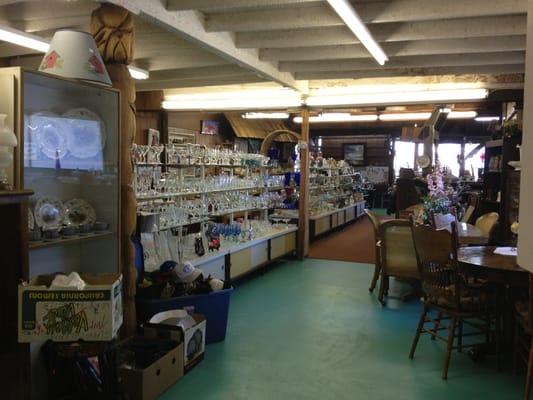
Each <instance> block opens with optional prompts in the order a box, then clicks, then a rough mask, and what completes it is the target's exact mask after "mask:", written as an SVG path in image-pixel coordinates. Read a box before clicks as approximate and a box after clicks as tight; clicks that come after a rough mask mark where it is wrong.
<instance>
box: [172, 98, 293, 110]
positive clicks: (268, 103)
mask: <svg viewBox="0 0 533 400" xmlns="http://www.w3.org/2000/svg"><path fill="white" fill-rule="evenodd" d="M300 105H301V103H300V99H299V98H296V99H276V98H272V99H268V98H266V99H262V98H255V99H227V100H222V99H220V100H219V99H217V100H209V99H206V100H194V101H192V100H191V101H185V100H184V101H178V100H165V101H163V104H162V106H163V108H164V109H166V110H174V111H177V110H182V111H202V110H213V111H230V110H265V109H266V110H269V109H270V110H275V109H285V108H291V107H299V106H300Z"/></svg>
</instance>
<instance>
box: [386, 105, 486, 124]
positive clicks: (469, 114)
mask: <svg viewBox="0 0 533 400" xmlns="http://www.w3.org/2000/svg"><path fill="white" fill-rule="evenodd" d="M441 111H443V112H446V111H448V119H472V118H474V117H475V116H477V112H476V111H450V109H447V108H444V109H442V110H441ZM429 117H431V113H429V112H418V113H388V114H381V115H380V116H379V120H380V121H385V122H389V121H424V120H426V119H429Z"/></svg>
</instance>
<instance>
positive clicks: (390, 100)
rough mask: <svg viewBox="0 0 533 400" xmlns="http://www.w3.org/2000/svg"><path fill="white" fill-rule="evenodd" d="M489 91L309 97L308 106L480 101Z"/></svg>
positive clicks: (469, 90)
mask: <svg viewBox="0 0 533 400" xmlns="http://www.w3.org/2000/svg"><path fill="white" fill-rule="evenodd" d="M487 95H488V90H487V89H457V90H423V91H418V92H388V93H358V94H345V95H335V96H323V95H319V96H309V97H307V105H308V106H358V105H371V104H388V105H393V104H409V103H428V102H440V101H445V102H447V101H459V100H480V99H484V98H486V97H487Z"/></svg>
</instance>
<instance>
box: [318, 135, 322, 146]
mask: <svg viewBox="0 0 533 400" xmlns="http://www.w3.org/2000/svg"><path fill="white" fill-rule="evenodd" d="M318 147H322V138H321V137H319V138H318Z"/></svg>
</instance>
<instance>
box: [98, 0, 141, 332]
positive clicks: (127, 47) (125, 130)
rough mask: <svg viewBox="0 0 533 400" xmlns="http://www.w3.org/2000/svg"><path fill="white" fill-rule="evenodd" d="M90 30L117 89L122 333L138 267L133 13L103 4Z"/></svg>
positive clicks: (130, 326)
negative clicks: (133, 156) (134, 239)
mask: <svg viewBox="0 0 533 400" xmlns="http://www.w3.org/2000/svg"><path fill="white" fill-rule="evenodd" d="M90 29H91V33H92V35H93V36H94V39H95V41H96V44H97V45H98V50H99V51H100V53H101V55H102V59H103V60H104V63H105V64H106V68H107V72H108V73H109V76H110V77H111V80H112V82H113V87H114V88H116V89H119V90H120V95H121V96H120V99H121V102H120V132H119V136H120V149H119V153H120V156H119V162H120V196H121V201H120V243H121V249H120V252H121V254H120V272H121V273H122V275H123V285H122V291H123V313H124V324H123V327H122V330H121V334H122V336H123V337H126V336H129V335H132V334H134V333H135V330H136V328H137V321H136V317H135V290H136V280H137V271H136V269H135V250H134V248H133V244H132V242H131V237H132V235H133V234H134V232H135V228H136V218H137V203H136V199H135V194H134V193H133V187H132V182H133V164H132V160H131V156H130V154H131V146H132V144H133V139H134V136H135V83H134V82H133V79H132V78H131V75H130V73H129V71H128V64H129V63H130V62H131V61H132V59H133V34H134V32H133V31H134V26H133V15H132V14H131V13H130V12H129V11H127V10H126V9H124V8H122V7H118V6H115V5H112V4H109V3H105V4H102V5H101V6H100V7H99V8H97V9H96V10H94V11H93V13H92V15H91V28H90Z"/></svg>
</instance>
